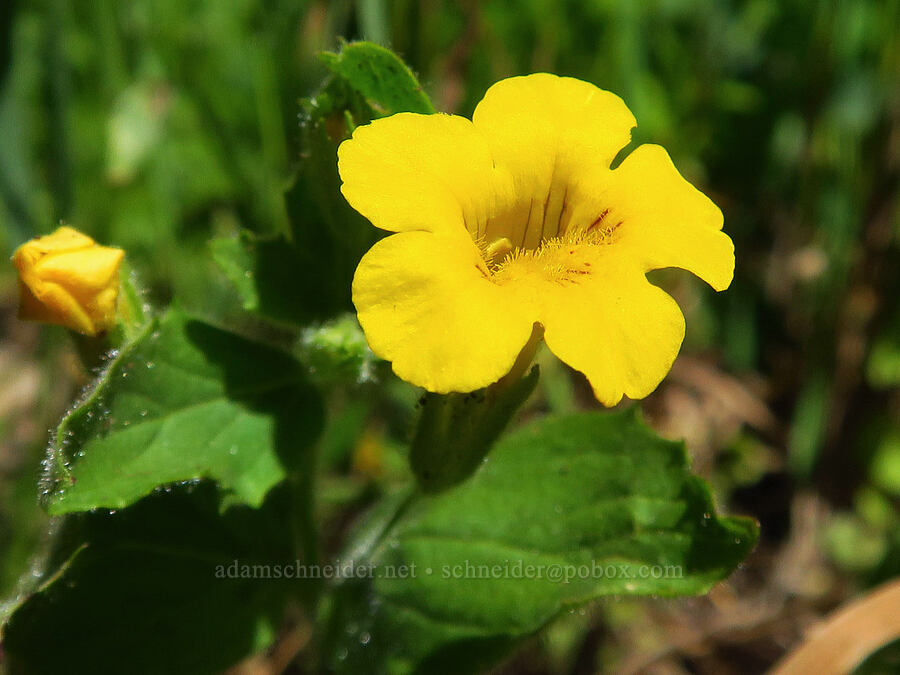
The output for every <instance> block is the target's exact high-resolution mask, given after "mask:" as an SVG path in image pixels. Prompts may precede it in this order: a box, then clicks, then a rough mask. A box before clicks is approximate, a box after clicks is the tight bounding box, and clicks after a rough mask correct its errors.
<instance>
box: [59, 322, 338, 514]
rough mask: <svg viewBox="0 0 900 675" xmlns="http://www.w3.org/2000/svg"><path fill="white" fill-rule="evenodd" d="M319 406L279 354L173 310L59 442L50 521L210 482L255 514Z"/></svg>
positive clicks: (116, 368) (125, 355)
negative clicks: (168, 487) (178, 485)
mask: <svg viewBox="0 0 900 675" xmlns="http://www.w3.org/2000/svg"><path fill="white" fill-rule="evenodd" d="M321 416H322V412H321V404H320V402H319V399H318V397H317V394H316V392H315V390H314V389H313V388H312V387H311V386H310V385H309V384H307V383H306V382H305V380H304V377H303V374H302V372H301V369H300V366H299V364H298V363H297V362H296V361H295V360H294V359H293V358H291V357H290V356H288V355H287V354H284V353H282V352H280V351H277V350H275V349H273V348H270V347H267V346H264V345H262V344H259V343H256V342H253V341H251V340H248V339H246V338H243V337H240V336H238V335H235V334H233V333H229V332H227V331H224V330H222V329H219V328H215V327H213V326H211V325H209V324H207V323H204V322H202V321H198V320H195V319H191V318H189V317H188V316H186V315H184V314H183V313H181V312H180V311H177V310H172V311H170V312H169V313H168V314H167V315H166V316H165V317H164V318H163V319H161V320H155V321H152V322H150V324H149V325H148V327H147V328H146V329H145V331H144V332H143V334H141V335H140V336H139V337H138V338H137V339H136V340H135V341H134V342H133V343H131V344H130V345H129V346H128V347H126V348H125V349H123V350H122V352H121V353H120V354H119V355H118V356H117V357H116V358H115V359H114V360H113V361H112V363H111V364H110V366H109V367H108V369H107V370H106V371H105V372H104V373H103V375H102V377H101V379H100V381H99V383H98V384H97V386H96V387H95V388H94V389H93V391H91V393H90V395H89V396H88V397H87V398H86V399H85V401H84V402H83V403H82V404H81V405H79V406H77V407H76V408H75V409H74V410H73V411H72V412H70V413H69V414H68V415H67V416H66V417H65V418H64V419H63V421H62V423H61V424H60V426H59V430H58V432H57V442H56V444H55V446H54V447H52V448H51V453H50V457H49V459H48V462H47V466H48V475H47V482H46V486H45V501H46V504H47V507H48V510H49V511H50V512H51V513H53V514H61V513H70V512H73V511H83V510H88V509H93V508H98V507H103V508H122V507H124V506H127V505H128V504H131V503H133V502H135V501H136V500H138V499H139V498H141V497H143V496H144V495H146V494H148V493H149V492H151V491H152V490H154V489H155V488H157V487H158V486H160V485H164V484H167V483H173V482H179V481H190V480H196V479H200V478H210V479H213V480H215V481H217V482H218V484H219V486H220V488H221V489H222V490H223V492H225V493H227V494H228V495H229V497H230V498H231V500H232V501H233V502H243V503H246V504H249V505H251V506H258V505H259V504H261V503H262V501H263V498H264V497H265V495H266V493H267V492H268V491H269V489H270V488H272V486H274V485H275V484H276V483H278V482H279V481H281V480H282V479H283V478H284V477H285V476H286V473H287V471H288V470H290V468H291V467H294V466H297V465H298V464H299V463H300V460H301V458H302V455H303V454H304V453H305V452H307V449H308V447H309V445H310V444H311V443H312V442H313V441H314V440H315V438H316V436H317V434H318V432H319V429H320V426H321Z"/></svg>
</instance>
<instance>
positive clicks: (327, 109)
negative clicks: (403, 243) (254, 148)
mask: <svg viewBox="0 0 900 675" xmlns="http://www.w3.org/2000/svg"><path fill="white" fill-rule="evenodd" d="M322 59H323V60H324V61H325V62H326V64H327V65H328V67H329V69H330V70H331V71H332V76H331V78H330V79H329V80H328V82H327V83H326V84H325V86H324V87H323V88H322V90H321V91H319V92H318V93H317V94H316V95H314V96H311V97H309V98H306V99H304V100H303V101H301V115H300V118H301V128H300V132H301V143H302V153H301V162H300V166H299V169H298V173H297V177H296V181H295V183H294V184H293V186H292V187H291V189H290V190H289V191H288V192H287V194H286V195H285V202H286V207H287V210H288V213H289V215H290V221H291V231H290V235H289V236H285V237H276V238H255V237H253V236H252V235H249V234H244V235H243V236H241V237H240V238H231V239H223V240H217V241H216V242H214V243H213V251H214V257H215V259H216V262H217V263H218V264H219V266H220V267H221V268H222V270H223V271H224V272H225V274H226V276H227V277H228V278H229V279H230V280H231V281H232V283H233V284H234V285H235V286H236V288H237V290H238V294H239V296H240V299H241V301H242V303H243V304H244V307H245V308H246V309H248V310H250V311H253V312H257V313H259V314H261V315H263V316H265V317H268V318H270V319H273V320H275V321H279V322H282V323H288V324H292V325H296V326H301V325H304V324H306V323H308V322H310V321H318V320H325V319H329V318H331V317H333V316H335V315H337V314H339V313H341V312H345V311H352V309H353V306H352V304H351V301H350V287H351V283H352V280H353V273H354V271H355V270H356V266H357V264H358V263H359V260H360V258H362V256H363V254H364V253H365V252H366V251H367V250H368V249H369V248H370V247H371V246H372V245H373V244H374V243H375V242H376V241H377V240H378V239H379V237H381V236H382V235H383V234H384V233H383V232H380V231H379V230H377V229H376V228H374V227H373V226H372V225H371V224H370V223H369V222H368V221H367V220H366V219H365V218H363V217H362V216H361V215H360V214H358V213H357V212H356V211H354V210H353V209H352V208H351V207H350V205H349V204H347V202H346V200H345V199H344V197H343V196H342V195H341V179H340V176H339V175H338V170H337V147H338V145H339V144H340V143H341V141H343V140H344V139H346V138H347V137H349V135H350V133H351V131H352V127H353V125H358V124H365V123H366V122H369V121H370V120H372V119H374V118H376V117H381V116H383V115H389V114H393V113H396V112H404V111H409V112H422V113H428V112H434V107H433V106H432V105H431V102H430V101H429V99H428V96H427V95H426V94H425V93H424V92H423V91H422V88H421V86H420V85H419V83H418V82H417V81H416V79H415V77H414V76H413V74H412V73H411V72H410V70H409V68H407V67H406V66H405V65H404V64H403V62H402V61H401V60H400V59H399V58H398V57H397V56H396V55H395V54H393V53H392V52H390V51H389V50H387V49H385V48H383V47H379V46H378V45H374V44H370V43H366V42H357V43H353V44H349V45H345V46H344V48H343V49H342V50H341V52H340V53H338V54H333V53H325V54H322Z"/></svg>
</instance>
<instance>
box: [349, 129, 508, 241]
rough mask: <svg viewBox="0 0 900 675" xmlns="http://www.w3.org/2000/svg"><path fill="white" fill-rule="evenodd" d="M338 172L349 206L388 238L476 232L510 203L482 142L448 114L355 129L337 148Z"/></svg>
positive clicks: (501, 177) (505, 177)
mask: <svg viewBox="0 0 900 675" xmlns="http://www.w3.org/2000/svg"><path fill="white" fill-rule="evenodd" d="M338 170H339V171H340V174H341V179H342V180H343V185H342V187H341V192H343V193H344V197H346V199H347V201H348V202H349V203H350V205H351V206H352V207H353V208H354V209H356V210H357V211H359V212H360V213H361V214H363V215H364V216H365V217H366V218H368V219H369V220H370V221H372V224H373V225H375V226H376V227H380V228H381V229H383V230H388V231H391V232H402V231H404V230H426V231H439V230H446V229H452V228H455V227H459V226H468V227H469V228H470V230H471V231H472V232H475V231H476V230H477V228H478V227H479V223H482V224H483V223H484V222H485V221H486V220H487V218H488V217H489V216H490V215H491V214H492V213H493V212H494V211H495V210H496V208H497V206H496V204H497V201H498V200H500V201H509V200H512V198H513V192H512V182H511V180H510V178H509V176H508V175H504V174H502V173H501V172H499V171H497V170H496V169H495V168H494V162H493V159H492V158H491V154H490V150H489V147H488V144H487V143H486V142H485V140H484V138H483V137H482V136H481V134H480V133H479V132H478V131H477V130H476V129H475V127H474V126H473V125H472V122H470V121H469V120H467V119H465V118H464V117H457V116H455V115H442V114H435V115H419V114H415V113H400V114H397V115H392V116H391V117H385V118H382V119H377V120H375V121H374V122H372V123H371V124H367V125H365V126H361V127H357V129H356V130H355V131H354V132H353V136H352V138H350V139H349V140H346V141H344V142H343V143H342V144H341V146H340V148H338ZM482 229H483V228H482Z"/></svg>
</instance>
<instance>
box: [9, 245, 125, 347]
mask: <svg viewBox="0 0 900 675" xmlns="http://www.w3.org/2000/svg"><path fill="white" fill-rule="evenodd" d="M124 255H125V253H124V252H123V251H122V250H120V249H117V248H108V247H106V246H100V245H98V244H97V243H96V242H94V240H93V239H91V238H90V237H88V236H87V235H84V234H82V233H81V232H79V231H78V230H75V229H73V228H71V227H60V228H59V229H58V230H56V232H54V233H53V234H48V235H46V236H44V237H37V238H36V239H32V240H30V241H27V242H25V243H24V244H22V245H21V246H20V247H19V248H17V249H16V251H15V252H14V253H13V257H12V260H13V264H14V265H15V266H16V269H17V270H18V271H19V288H20V290H21V294H20V303H19V318H22V319H29V320H32V321H41V322H43V323H54V324H59V325H60V326H65V327H66V328H71V329H72V330H75V331H78V332H79V333H84V334H85V335H97V334H98V333H100V332H101V331H104V330H107V329H109V328H111V327H112V326H113V325H115V323H116V301H117V299H118V295H119V265H120V264H121V263H122V258H123V257H124Z"/></svg>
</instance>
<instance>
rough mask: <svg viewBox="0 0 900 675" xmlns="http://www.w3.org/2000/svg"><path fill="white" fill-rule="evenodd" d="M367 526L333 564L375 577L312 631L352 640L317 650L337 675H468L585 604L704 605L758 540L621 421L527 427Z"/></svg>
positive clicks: (348, 593)
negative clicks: (441, 487) (643, 600)
mask: <svg viewBox="0 0 900 675" xmlns="http://www.w3.org/2000/svg"><path fill="white" fill-rule="evenodd" d="M376 522H377V527H375V526H373V527H366V528H363V530H362V531H361V532H360V534H359V535H358V537H357V539H358V541H357V543H355V544H351V546H350V547H349V548H348V551H349V553H348V554H346V555H345V558H352V559H354V560H356V561H358V562H359V563H362V564H364V565H372V566H374V567H373V569H374V573H373V574H372V575H371V577H370V578H358V579H354V580H351V581H347V582H345V583H344V584H342V585H341V586H339V587H338V588H337V590H336V596H335V600H334V603H333V605H332V606H331V607H330V608H329V611H328V613H327V616H326V619H327V621H328V622H329V624H328V625H330V626H335V627H337V626H347V625H349V626H353V627H354V629H355V630H354V631H353V633H352V634H350V635H348V634H347V632H346V631H343V630H337V629H335V630H332V631H329V633H328V634H327V637H326V638H325V648H326V651H325V653H326V654H330V661H329V662H328V663H327V664H326V665H327V667H329V668H333V669H335V670H337V671H340V672H347V673H352V672H370V673H408V672H422V673H426V672H427V673H434V672H446V671H447V670H448V668H449V669H452V670H453V671H454V672H471V671H474V670H476V669H477V668H480V667H485V666H487V665H489V664H490V663H492V662H494V661H496V660H497V659H498V658H500V657H502V656H503V654H505V653H506V652H507V651H508V650H509V649H511V648H512V647H513V646H515V644H516V643H517V642H518V641H520V640H522V639H524V638H525V637H527V636H529V635H531V634H533V633H534V632H535V631H537V630H538V629H540V628H541V627H542V626H544V625H545V624H547V623H548V622H549V621H551V620H552V619H553V618H554V617H556V616H557V615H559V614H560V613H561V612H563V611H565V610H566V609H571V608H573V607H576V606H578V605H581V604H584V603H586V602H588V601H590V600H593V599H596V598H600V597H603V596H609V595H666V596H671V595H692V594H698V593H703V592H705V591H706V590H708V589H709V588H710V587H711V586H712V585H713V584H714V583H716V582H717V581H719V580H721V579H723V578H724V577H726V576H727V575H728V574H729V573H730V572H731V571H732V570H733V569H734V568H735V566H736V565H738V563H740V562H741V561H742V560H743V559H744V557H745V556H746V555H747V554H748V553H749V552H750V550H751V549H752V548H753V546H754V544H755V542H756V539H757V536H758V528H757V525H756V524H755V523H754V522H753V521H751V520H748V519H745V518H725V517H720V516H717V515H716V514H715V512H714V508H713V503H712V499H711V495H710V491H709V488H708V486H707V485H706V483H704V482H703V481H702V480H700V479H699V478H697V477H696V476H694V475H692V474H691V472H690V469H689V467H688V461H687V455H686V452H685V448H684V445H683V444H680V443H672V442H669V441H665V440H662V439H660V438H658V437H657V436H656V435H654V434H653V432H652V431H650V430H649V429H648V428H647V427H646V426H645V425H644V424H642V423H641V422H640V421H639V420H638V419H637V418H636V417H635V415H634V413H632V412H630V411H626V412H623V413H607V414H580V415H572V416H567V417H560V418H554V419H545V420H542V421H540V422H537V423H535V424H531V425H530V426H527V427H525V428H523V429H521V430H519V431H518V432H516V433H515V434H513V435H510V436H508V437H507V438H505V439H504V440H502V441H501V442H500V443H499V444H498V445H497V447H496V448H495V449H494V451H493V452H492V453H491V455H490V456H489V457H488V458H487V460H486V461H485V463H484V464H483V466H482V467H481V468H480V470H479V471H478V472H477V473H476V474H475V475H474V476H473V477H472V478H471V479H470V480H468V481H466V482H465V483H463V484H461V485H459V486H457V487H455V488H452V489H450V490H448V491H446V492H443V493H441V494H439V495H435V496H427V495H424V494H422V493H417V494H416V495H414V496H413V497H411V498H410V499H409V500H408V501H407V502H405V504H404V506H403V507H401V508H400V509H399V510H398V511H397V512H396V514H395V516H394V518H393V520H392V521H390V520H389V519H385V518H384V517H382V518H379V519H376ZM385 522H388V523H389V525H387V526H385V524H384V523H385ZM557 575H559V576H557ZM479 577H480V578H479ZM529 577H530V578H529ZM448 664H452V668H451V666H449V665H448Z"/></svg>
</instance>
